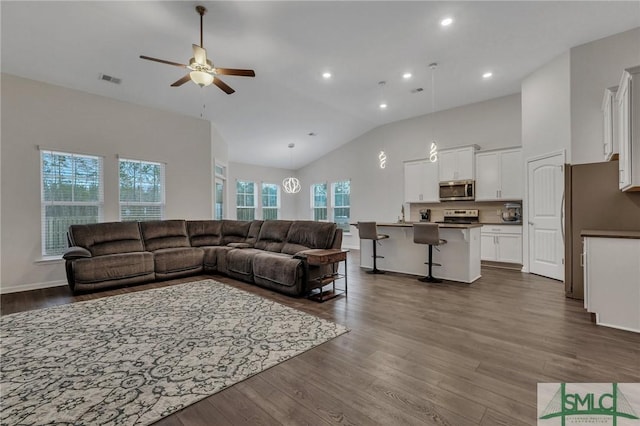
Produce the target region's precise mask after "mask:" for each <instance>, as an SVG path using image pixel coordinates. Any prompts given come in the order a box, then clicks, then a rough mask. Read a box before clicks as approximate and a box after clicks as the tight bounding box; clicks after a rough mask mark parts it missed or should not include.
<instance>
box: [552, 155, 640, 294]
mask: <svg viewBox="0 0 640 426" xmlns="http://www.w3.org/2000/svg"><path fill="white" fill-rule="evenodd" d="M564 176H565V203H566V204H565V227H564V229H565V249H564V250H565V256H564V258H565V265H564V267H565V280H564V282H565V293H566V295H567V297H571V298H574V299H584V283H583V270H582V265H581V263H580V254H581V253H582V238H581V237H580V232H581V231H582V230H583V229H593V230H613V231H615V230H617V231H631V230H633V231H638V230H640V192H622V191H620V190H619V189H618V161H617V160H616V161H608V162H603V163H591V164H577V165H569V164H567V165H565V175H564ZM612 278H614V277H612Z"/></svg>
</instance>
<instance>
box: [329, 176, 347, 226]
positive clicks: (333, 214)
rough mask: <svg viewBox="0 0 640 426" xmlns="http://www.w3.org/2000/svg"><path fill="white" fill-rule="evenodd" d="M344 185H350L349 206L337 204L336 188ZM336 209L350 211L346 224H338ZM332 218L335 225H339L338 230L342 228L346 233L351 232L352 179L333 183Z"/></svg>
mask: <svg viewBox="0 0 640 426" xmlns="http://www.w3.org/2000/svg"><path fill="white" fill-rule="evenodd" d="M344 183H348V184H349V194H348V195H349V204H346V205H343V204H340V205H338V204H337V203H336V195H337V194H336V186H337V185H339V184H344ZM336 209H349V215H348V216H347V219H346V222H345V223H342V222H341V223H338V222H337V221H336ZM331 216H332V220H333V222H334V223H336V224H337V225H338V228H341V229H342V230H343V231H344V232H345V233H348V232H349V231H350V228H349V226H350V225H349V221H350V220H351V179H344V180H338V181H335V182H331Z"/></svg>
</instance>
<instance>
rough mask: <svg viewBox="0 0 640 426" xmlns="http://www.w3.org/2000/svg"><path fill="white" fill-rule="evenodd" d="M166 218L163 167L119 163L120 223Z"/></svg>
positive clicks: (123, 160)
mask: <svg viewBox="0 0 640 426" xmlns="http://www.w3.org/2000/svg"><path fill="white" fill-rule="evenodd" d="M162 218H164V164H161V163H151V162H148V161H138V160H125V159H120V220H122V221H135V220H161V219H162Z"/></svg>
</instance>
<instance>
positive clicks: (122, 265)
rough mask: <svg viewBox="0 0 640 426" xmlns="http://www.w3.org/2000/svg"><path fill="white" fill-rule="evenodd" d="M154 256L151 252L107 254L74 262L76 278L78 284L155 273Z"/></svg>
mask: <svg viewBox="0 0 640 426" xmlns="http://www.w3.org/2000/svg"><path fill="white" fill-rule="evenodd" d="M153 268H154V264H153V254H151V253H149V252H136V253H122V254H107V255H103V256H98V257H92V258H84V259H75V260H73V269H74V278H75V282H76V283H78V284H88V283H98V282H101V281H111V280H119V279H122V278H131V277H137V276H144V275H151V279H153V273H154V269H153Z"/></svg>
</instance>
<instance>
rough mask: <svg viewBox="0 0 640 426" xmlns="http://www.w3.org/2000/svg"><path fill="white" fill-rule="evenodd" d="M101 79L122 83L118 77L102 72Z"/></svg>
mask: <svg viewBox="0 0 640 426" xmlns="http://www.w3.org/2000/svg"><path fill="white" fill-rule="evenodd" d="M100 80H104V81H108V82H109V83H113V84H120V82H121V81H122V80H121V79H119V78H118V77H112V76H110V75H106V74H100Z"/></svg>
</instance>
